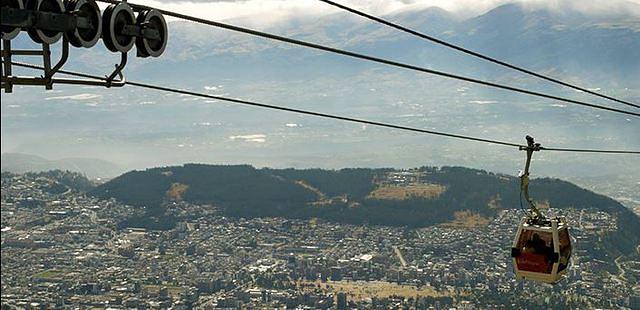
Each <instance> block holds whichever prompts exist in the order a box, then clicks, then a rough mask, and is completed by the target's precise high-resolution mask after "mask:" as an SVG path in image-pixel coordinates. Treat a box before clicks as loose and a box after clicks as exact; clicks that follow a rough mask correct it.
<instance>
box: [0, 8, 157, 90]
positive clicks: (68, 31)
mask: <svg viewBox="0 0 640 310" xmlns="http://www.w3.org/2000/svg"><path fill="white" fill-rule="evenodd" d="M1 4H2V7H1V10H2V11H1V16H0V26H1V31H2V88H3V89H4V90H5V92H6V93H10V92H12V89H13V85H41V86H45V88H46V89H52V88H53V84H81V85H94V86H105V87H118V86H123V85H124V77H123V75H122V70H123V69H124V67H125V65H126V63H127V53H128V52H129V51H130V50H131V49H132V48H133V46H134V45H135V46H136V47H137V53H136V55H137V56H138V57H149V56H151V57H159V56H161V55H162V54H163V52H164V50H165V48H166V46H167V40H168V28H167V23H166V21H165V19H164V17H163V15H162V13H161V12H160V11H158V10H155V9H135V8H132V7H131V6H130V5H129V4H127V3H126V2H124V1H123V2H117V3H114V4H111V5H110V6H109V7H107V9H106V10H105V11H104V13H101V12H100V8H99V7H98V5H97V3H96V1H95V0H65V1H64V2H63V1H62V0H26V2H23V0H2V2H1ZM136 12H137V13H138V15H137V16H136ZM23 30H24V31H26V32H27V34H28V35H29V37H30V38H31V40H33V41H34V42H35V43H37V44H40V45H41V48H40V49H30V50H16V49H13V48H12V47H11V40H12V39H14V38H16V37H17V36H18V34H19V33H20V31H23ZM101 37H102V39H103V42H104V44H105V46H106V47H107V49H108V50H110V51H112V52H114V53H120V54H121V56H120V63H119V64H117V65H116V66H115V70H114V71H112V72H110V73H109V74H107V79H106V80H96V79H60V78H54V75H55V74H56V73H57V72H59V71H60V69H61V68H62V67H63V66H64V64H65V63H66V61H67V59H68V57H69V45H71V46H73V47H78V48H81V47H84V48H91V47H93V46H95V45H96V43H97V42H98V40H100V38H101ZM61 38H63V40H62V46H61V57H60V60H59V61H58V62H57V63H55V64H54V65H52V64H51V47H50V45H53V44H56V43H58V42H59V41H60V39H61ZM13 56H41V57H42V61H43V66H42V67H43V70H44V74H43V75H42V76H39V77H19V76H14V75H13V74H12V68H11V67H12V58H13Z"/></svg>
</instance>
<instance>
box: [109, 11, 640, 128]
mask: <svg viewBox="0 0 640 310" xmlns="http://www.w3.org/2000/svg"><path fill="white" fill-rule="evenodd" d="M97 1H100V2H106V3H118V2H119V1H115V0H97ZM127 3H128V4H129V5H130V6H131V7H132V8H134V9H136V10H150V9H153V8H151V7H148V6H144V5H139V4H133V3H130V2H127ZM156 10H158V11H159V12H161V13H162V14H164V15H166V16H171V17H175V18H179V19H183V20H188V21H192V22H195V23H200V24H204V25H208V26H213V27H218V28H223V29H227V30H232V31H237V32H242V33H246V34H250V35H254V36H259V37H263V38H267V39H272V40H277V41H281V42H286V43H290V44H295V45H299V46H304V47H308V48H313V49H317V50H322V51H327V52H331V53H336V54H340V55H345V56H349V57H353V58H358V59H364V60H368V61H372V62H377V63H382V64H386V65H390V66H395V67H400V68H405V69H409V70H414V71H419V72H423V73H427V74H433V75H439V76H444V77H448V78H452V79H457V80H462V81H466V82H470V83H475V84H480V85H484V86H489V87H494V88H499V89H504V90H509V91H513V92H518V93H523V94H527V95H531V96H537V97H542V98H547V99H553V100H558V101H563V102H567V103H572V104H577V105H581V106H586V107H591V108H594V109H600V110H607V111H610V112H617V113H622V114H627V115H633V116H637V117H640V113H636V112H630V111H625V110H620V109H616V108H611V107H606V106H601V105H597V104H592V103H588V102H583V101H578V100H573V99H567V98H563V97H558V96H554V95H549V94H545V93H540V92H536V91H531V90H527V89H523V88H517V87H513V86H508V85H503V84H497V83H493V82H489V81H483V80H478V79H474V78H470V77H465V76H461V75H456V74H452V73H447V72H442V71H437V70H432V69H428V68H424V67H418V66H414V65H410V64H405V63H401V62H397V61H392V60H387V59H383V58H378V57H374V56H369V55H365V54H359V53H355V52H350V51H346V50H341V49H337V48H333V47H328V46H324V45H320V44H316V43H311V42H306V41H301V40H296V39H292V38H288V37H283V36H279V35H275V34H271V33H266V32H262V31H257V30H253V29H249V28H244V27H240V26H234V25H230V24H225V23H221V22H216V21H212V20H207V19H203V18H199V17H194V16H189V15H185V14H181V13H176V12H172V11H167V10H163V9H156Z"/></svg>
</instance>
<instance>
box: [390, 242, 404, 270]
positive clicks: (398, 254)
mask: <svg viewBox="0 0 640 310" xmlns="http://www.w3.org/2000/svg"><path fill="white" fill-rule="evenodd" d="M393 251H394V252H396V256H398V259H399V260H400V264H402V267H407V262H406V261H405V260H404V257H402V252H400V249H398V247H397V246H395V245H394V246H393Z"/></svg>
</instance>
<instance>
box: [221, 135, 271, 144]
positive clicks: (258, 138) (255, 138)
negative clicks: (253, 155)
mask: <svg viewBox="0 0 640 310" xmlns="http://www.w3.org/2000/svg"><path fill="white" fill-rule="evenodd" d="M229 139H230V140H232V141H235V140H243V141H244V142H255V143H264V142H266V141H267V135H264V134H252V135H239V136H230V137H229Z"/></svg>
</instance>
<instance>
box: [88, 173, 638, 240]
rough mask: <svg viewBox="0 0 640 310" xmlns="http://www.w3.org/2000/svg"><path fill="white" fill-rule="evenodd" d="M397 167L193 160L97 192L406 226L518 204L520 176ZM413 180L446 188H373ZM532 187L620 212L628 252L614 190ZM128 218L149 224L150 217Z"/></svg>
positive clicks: (626, 219)
mask: <svg viewBox="0 0 640 310" xmlns="http://www.w3.org/2000/svg"><path fill="white" fill-rule="evenodd" d="M394 173H396V174H397V173H401V172H398V171H394V170H393V169H342V170H321V169H307V170H296V169H267V168H265V169H255V168H253V167H251V166H246V165H243V166H214V165H200V164H187V165H184V166H176V167H163V168H153V169H148V170H144V171H132V172H128V173H125V174H123V175H121V176H120V177H117V178H115V179H113V180H111V181H109V182H107V183H105V184H103V185H101V186H99V187H97V188H96V189H94V190H93V191H92V194H93V195H95V196H98V197H103V198H111V197H113V198H116V199H118V200H120V201H122V202H124V203H127V204H131V205H136V206H145V207H146V208H147V210H148V213H149V214H151V215H153V216H159V215H160V216H161V215H162V214H163V212H164V205H165V204H164V203H165V202H168V201H171V200H184V201H187V202H192V203H201V204H214V205H216V206H218V207H219V208H221V210H223V212H224V213H225V214H226V215H227V216H236V217H249V218H250V217H261V216H281V217H288V218H303V219H308V218H314V217H317V218H322V219H326V220H330V221H337V222H345V223H353V224H362V223H368V224H376V225H391V226H407V227H424V226H429V225H434V224H440V223H444V222H449V221H452V220H453V219H454V217H455V213H456V212H458V211H470V212H471V213H474V214H478V215H480V216H483V217H493V216H495V215H496V214H497V212H498V211H499V210H500V209H503V208H504V209H510V208H517V207H519V206H520V201H519V179H518V178H516V177H512V176H506V175H497V174H493V173H490V172H486V171H482V170H474V169H468V168H462V167H443V168H433V167H422V168H419V169H415V170H412V171H410V172H408V174H410V175H411V176H416V175H417V176H419V177H418V179H417V180H409V181H407V180H404V181H397V180H396V181H394V180H392V179H391V177H390V176H393V174H394ZM394 182H395V183H394ZM403 182H404V183H403ZM407 184H423V185H424V184H428V185H429V186H431V187H432V188H438V189H442V190H441V192H438V193H436V195H430V196H429V195H423V196H421V195H415V194H411V195H410V196H408V198H403V199H391V198H389V199H381V198H372V195H370V194H371V192H372V191H374V190H376V189H379V188H381V187H386V188H387V189H392V190H394V191H401V190H402V189H403V188H405V187H403V186H406V185H407ZM425 188H427V187H425ZM530 191H531V193H532V196H533V197H534V198H535V199H536V200H538V201H541V202H544V203H545V204H546V203H548V204H549V205H550V206H551V207H554V208H576V209H597V210H602V211H605V212H607V213H610V214H613V215H616V216H617V218H618V225H619V228H620V229H619V231H618V232H617V233H615V234H611V235H609V236H606V238H608V239H609V240H612V241H613V243H615V246H614V248H615V249H614V250H615V251H620V252H628V251H631V250H632V249H633V247H634V245H637V244H638V241H639V238H640V237H639V236H640V225H639V224H640V219H639V218H638V216H636V215H635V214H633V213H632V212H631V211H629V210H627V209H626V208H624V207H623V206H622V205H620V204H619V203H618V202H616V201H615V200H613V199H611V198H608V197H606V196H602V195H598V194H595V193H593V192H590V191H588V190H585V189H582V188H580V187H578V186H576V185H573V184H571V183H569V182H565V181H562V180H557V179H535V180H533V181H532V182H531V187H530ZM388 192H389V191H388ZM165 220H166V221H168V222H167V223H164V224H163V225H161V226H162V227H171V225H172V223H170V221H173V220H175V219H173V218H166V219H165ZM128 224H132V225H133V224H136V225H144V219H143V218H141V219H138V221H135V222H134V223H128Z"/></svg>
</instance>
